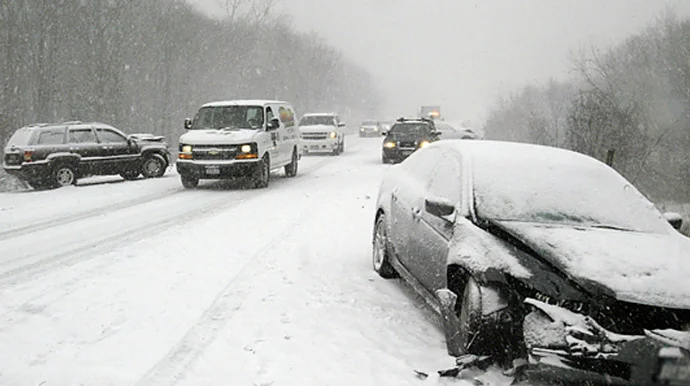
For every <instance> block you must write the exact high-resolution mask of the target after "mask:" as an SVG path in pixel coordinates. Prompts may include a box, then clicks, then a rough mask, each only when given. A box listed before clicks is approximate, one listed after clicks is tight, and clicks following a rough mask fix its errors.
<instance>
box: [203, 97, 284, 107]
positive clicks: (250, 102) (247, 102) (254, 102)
mask: <svg viewBox="0 0 690 386" xmlns="http://www.w3.org/2000/svg"><path fill="white" fill-rule="evenodd" d="M270 104H286V105H287V104H289V103H288V102H285V101H278V100H267V99H243V100H242V99H238V100H227V101H215V102H208V103H205V104H203V105H202V106H201V107H222V106H265V105H270Z"/></svg>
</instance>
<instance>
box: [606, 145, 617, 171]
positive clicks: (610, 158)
mask: <svg viewBox="0 0 690 386" xmlns="http://www.w3.org/2000/svg"><path fill="white" fill-rule="evenodd" d="M615 154H616V150H615V149H609V150H608V151H607V152H606V164H607V165H609V166H611V167H613V156H614V155H615Z"/></svg>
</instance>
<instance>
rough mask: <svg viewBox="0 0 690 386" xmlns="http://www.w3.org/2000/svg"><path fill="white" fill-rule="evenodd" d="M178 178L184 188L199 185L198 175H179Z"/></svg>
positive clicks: (192, 187)
mask: <svg viewBox="0 0 690 386" xmlns="http://www.w3.org/2000/svg"><path fill="white" fill-rule="evenodd" d="M180 180H181V181H182V186H184V188H185V189H194V188H196V187H197V186H199V177H196V176H180Z"/></svg>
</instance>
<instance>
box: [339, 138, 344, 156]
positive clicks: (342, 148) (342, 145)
mask: <svg viewBox="0 0 690 386" xmlns="http://www.w3.org/2000/svg"><path fill="white" fill-rule="evenodd" d="M340 152H341V153H345V138H343V142H340Z"/></svg>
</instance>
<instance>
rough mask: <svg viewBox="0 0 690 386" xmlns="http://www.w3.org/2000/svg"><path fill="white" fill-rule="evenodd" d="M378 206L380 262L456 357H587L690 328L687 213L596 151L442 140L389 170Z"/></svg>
mask: <svg viewBox="0 0 690 386" xmlns="http://www.w3.org/2000/svg"><path fill="white" fill-rule="evenodd" d="M376 205H377V206H376V212H375V217H374V219H373V220H374V232H373V267H374V270H375V271H376V272H378V274H379V275H380V276H382V277H384V278H394V277H398V276H400V277H402V278H403V279H404V280H405V281H407V282H409V283H410V284H411V286H412V287H413V288H414V289H415V290H416V291H417V292H418V293H419V294H421V295H422V296H423V297H424V298H425V299H426V300H427V301H428V302H429V304H431V306H432V307H433V308H434V309H435V310H436V311H438V312H439V313H440V314H441V316H442V320H443V323H444V328H445V332H446V343H447V347H448V351H449V353H451V354H452V355H456V356H457V355H462V354H479V355H490V356H492V357H494V358H504V359H509V358H513V359H514V358H515V357H525V358H529V361H530V362H538V363H543V364H544V363H546V364H547V363H553V361H558V362H559V363H571V364H579V365H580V366H581V367H587V366H590V365H591V366H594V365H595V362H597V361H604V362H605V361H608V360H610V361H611V362H615V359H616V358H617V357H616V356H617V355H623V351H624V350H623V351H622V349H621V345H624V344H625V343H630V342H632V341H634V340H636V339H638V337H644V336H645V331H688V330H690V296H688V294H689V293H690V284H689V283H690V282H689V281H688V278H690V264H689V261H690V260H689V259H690V238H687V237H685V236H683V235H681V234H680V233H679V232H677V231H676V230H675V229H674V227H679V226H680V224H679V223H678V216H677V215H674V214H662V213H661V212H659V211H658V210H657V209H656V207H655V206H654V205H653V204H652V203H651V202H650V201H649V200H648V199H647V198H646V197H645V196H644V195H643V194H642V193H641V192H640V191H638V190H637V189H636V188H635V186H633V184H632V183H630V182H629V181H628V180H626V179H625V178H624V177H623V176H621V175H620V174H618V172H616V171H615V170H614V169H613V168H611V167H609V166H607V165H606V164H604V163H603V162H600V161H598V160H596V159H594V158H591V157H589V156H586V155H583V154H580V153H576V152H572V151H568V150H564V149H557V148H552V147H546V146H538V145H531V144H522V143H510V142H498V141H466V140H447V141H438V142H435V143H432V144H430V145H428V146H426V147H424V148H423V149H420V150H418V151H416V152H414V153H413V154H412V155H410V157H409V158H408V159H407V161H405V162H403V163H402V164H400V165H399V166H397V167H395V168H391V169H388V170H387V173H386V174H385V176H384V179H383V181H382V183H381V186H380V189H379V194H378V199H377V204H376ZM669 220H672V221H673V224H674V225H671V223H670V222H669ZM549 360H550V361H551V362H549ZM609 364H610V363H609Z"/></svg>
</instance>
